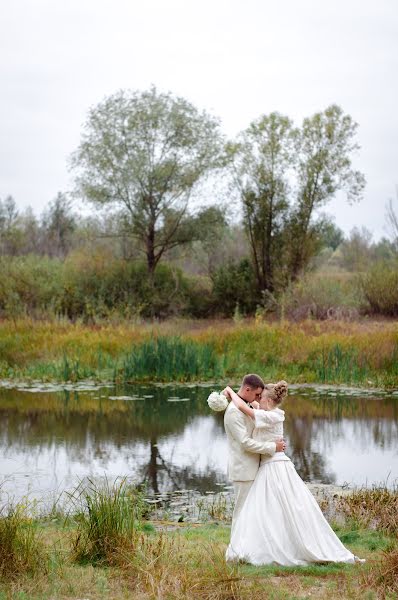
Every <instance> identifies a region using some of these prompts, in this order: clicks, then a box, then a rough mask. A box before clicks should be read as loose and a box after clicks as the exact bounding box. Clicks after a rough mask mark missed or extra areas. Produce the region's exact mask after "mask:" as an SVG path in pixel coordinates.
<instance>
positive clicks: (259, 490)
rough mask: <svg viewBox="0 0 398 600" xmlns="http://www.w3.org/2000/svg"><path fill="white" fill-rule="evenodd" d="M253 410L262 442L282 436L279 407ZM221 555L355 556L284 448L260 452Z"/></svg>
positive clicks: (286, 560)
mask: <svg viewBox="0 0 398 600" xmlns="http://www.w3.org/2000/svg"><path fill="white" fill-rule="evenodd" d="M254 413H255V430H254V432H253V437H256V439H261V440H262V441H275V440H277V439H278V438H281V437H283V421H284V420H285V413H284V411H283V410H281V409H280V408H274V409H273V410H269V411H265V410H255V411H254ZM226 559H227V560H243V561H245V562H248V563H250V564H252V565H266V564H270V563H277V564H279V565H306V564H309V563H317V562H345V563H354V562H355V561H356V557H355V556H354V555H353V554H352V553H351V552H350V551H349V550H347V548H345V547H344V546H343V544H342V543H341V542H340V540H339V539H338V537H337V536H336V534H335V533H334V531H333V530H332V528H331V527H330V525H329V524H328V522H327V521H326V519H325V517H324V516H323V514H322V511H321V509H320V508H319V506H318V504H317V502H316V500H315V498H314V497H313V496H312V494H311V492H310V491H309V490H308V488H307V486H306V485H305V483H304V481H303V480H302V479H301V477H300V476H299V475H298V474H297V472H296V469H295V468H294V465H293V463H292V461H291V460H290V458H289V457H288V456H286V454H285V453H284V452H276V453H275V454H274V456H272V457H269V456H268V457H267V456H262V457H261V464H260V468H259V470H258V472H257V475H256V478H255V480H254V482H253V485H252V487H251V488H250V491H249V494H248V496H247V498H246V500H245V504H244V505H243V507H242V510H241V512H240V514H239V516H238V518H237V521H236V524H235V526H234V528H233V531H232V535H231V541H230V544H229V546H228V548H227V552H226ZM357 560H358V559H357Z"/></svg>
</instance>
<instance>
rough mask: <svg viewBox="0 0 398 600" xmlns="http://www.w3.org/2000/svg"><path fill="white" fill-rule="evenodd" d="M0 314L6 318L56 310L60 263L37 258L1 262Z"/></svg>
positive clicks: (23, 257)
mask: <svg viewBox="0 0 398 600" xmlns="http://www.w3.org/2000/svg"><path fill="white" fill-rule="evenodd" d="M0 273H1V277H0V311H1V312H2V313H3V314H4V315H5V316H7V317H11V318H16V317H19V316H21V315H23V314H27V315H29V316H42V315H43V314H45V313H48V312H50V313H52V312H54V310H57V306H58V304H59V298H60V294H61V291H62V290H61V274H62V263H61V262H60V261H59V260H58V259H50V258H42V257H38V256H33V255H29V256H22V257H17V258H11V257H7V258H0Z"/></svg>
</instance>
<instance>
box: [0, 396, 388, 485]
mask: <svg viewBox="0 0 398 600" xmlns="http://www.w3.org/2000/svg"><path fill="white" fill-rule="evenodd" d="M208 392H209V389H208V388H205V387H199V386H197V387H195V386H191V387H185V388H183V387H180V386H176V387H173V386H164V387H160V386H131V387H128V388H127V389H123V390H119V391H115V390H109V389H101V390H100V391H97V390H96V391H93V392H79V393H77V392H67V391H64V392H62V393H51V394H49V393H37V394H32V393H27V392H20V391H16V390H4V389H3V390H0V451H1V453H2V457H3V459H2V463H1V465H2V468H1V472H0V475H3V476H5V475H8V476H12V475H13V474H15V472H16V471H18V472H19V473H21V474H22V475H23V477H24V480H23V483H22V484H21V485H20V491H21V493H22V489H23V488H24V486H25V488H26V481H28V482H32V483H35V484H36V483H37V485H42V486H44V487H46V489H51V485H52V483H51V482H52V481H60V480H61V481H67V482H68V483H69V482H70V480H71V479H72V478H73V477H74V476H84V475H93V474H96V475H101V474H102V475H103V474H104V473H106V474H107V475H108V477H113V476H118V475H128V476H131V477H132V478H134V480H135V481H138V482H146V483H147V485H148V488H149V490H150V491H152V492H154V493H161V492H165V491H168V490H172V489H196V490H198V491H201V492H205V491H207V490H213V491H214V490H217V489H219V488H218V487H217V486H219V485H221V484H223V483H227V482H226V462H227V457H226V453H227V445H226V439H225V434H224V429H223V416H222V415H219V414H215V413H211V412H210V411H209V409H208V406H207V403H206V398H207V395H208ZM116 394H118V395H123V396H126V395H128V396H131V397H135V399H134V400H110V399H109V396H115V395H116ZM145 396H146V397H145ZM138 398H140V399H138ZM176 398H179V399H180V400H181V401H175V400H176ZM187 398H189V400H186V401H184V399H187ZM170 400H172V401H170ZM284 408H285V410H286V423H285V436H286V439H287V442H288V454H289V456H290V457H291V458H292V460H293V462H294V464H295V466H296V468H297V470H298V472H299V473H300V475H301V477H302V478H303V479H304V480H306V481H320V482H323V483H331V482H335V481H336V480H337V481H338V482H339V473H336V472H333V470H332V469H331V467H330V461H329V458H330V456H331V455H332V454H333V451H334V446H335V445H336V444H337V443H338V444H343V445H344V444H346V446H347V452H349V449H348V448H349V444H350V443H351V440H350V439H349V435H352V431H354V435H355V437H356V438H358V440H360V441H361V444H362V445H363V447H364V448H366V449H369V448H372V449H374V451H375V452H376V451H377V452H380V453H382V452H384V451H391V449H393V448H394V445H395V443H396V439H397V433H398V430H397V423H398V414H397V399H395V398H392V397H391V398H387V397H385V398H381V399H380V398H379V399H372V398H361V397H352V396H351V397H350V396H341V397H336V396H334V397H325V396H322V395H319V394H317V393H310V392H309V391H308V390H307V391H305V392H303V393H299V392H294V393H292V394H291V396H290V397H289V398H288V400H287V401H286V403H285V406H284ZM348 425H349V427H348ZM348 430H350V432H351V433H350V434H349V433H348ZM357 458H358V460H360V456H358V457H357ZM44 480H45V483H44Z"/></svg>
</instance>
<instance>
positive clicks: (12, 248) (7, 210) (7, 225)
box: [0, 196, 21, 256]
mask: <svg viewBox="0 0 398 600" xmlns="http://www.w3.org/2000/svg"><path fill="white" fill-rule="evenodd" d="M18 216H19V212H18V209H17V205H16V203H15V200H14V198H13V197H12V196H7V197H6V198H5V199H4V200H3V201H2V200H1V199H0V254H1V255H11V256H16V255H17V254H18V250H19V247H20V244H21V235H20V233H21V232H20V231H19V230H18Z"/></svg>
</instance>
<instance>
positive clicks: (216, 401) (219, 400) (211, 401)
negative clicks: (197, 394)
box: [207, 392, 228, 412]
mask: <svg viewBox="0 0 398 600" xmlns="http://www.w3.org/2000/svg"><path fill="white" fill-rule="evenodd" d="M207 404H208V405H209V406H210V408H211V410H215V411H216V412H223V411H224V410H225V409H226V408H227V406H228V400H227V397H226V396H224V394H221V393H219V392H212V393H211V394H210V396H209V397H208V398H207Z"/></svg>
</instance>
